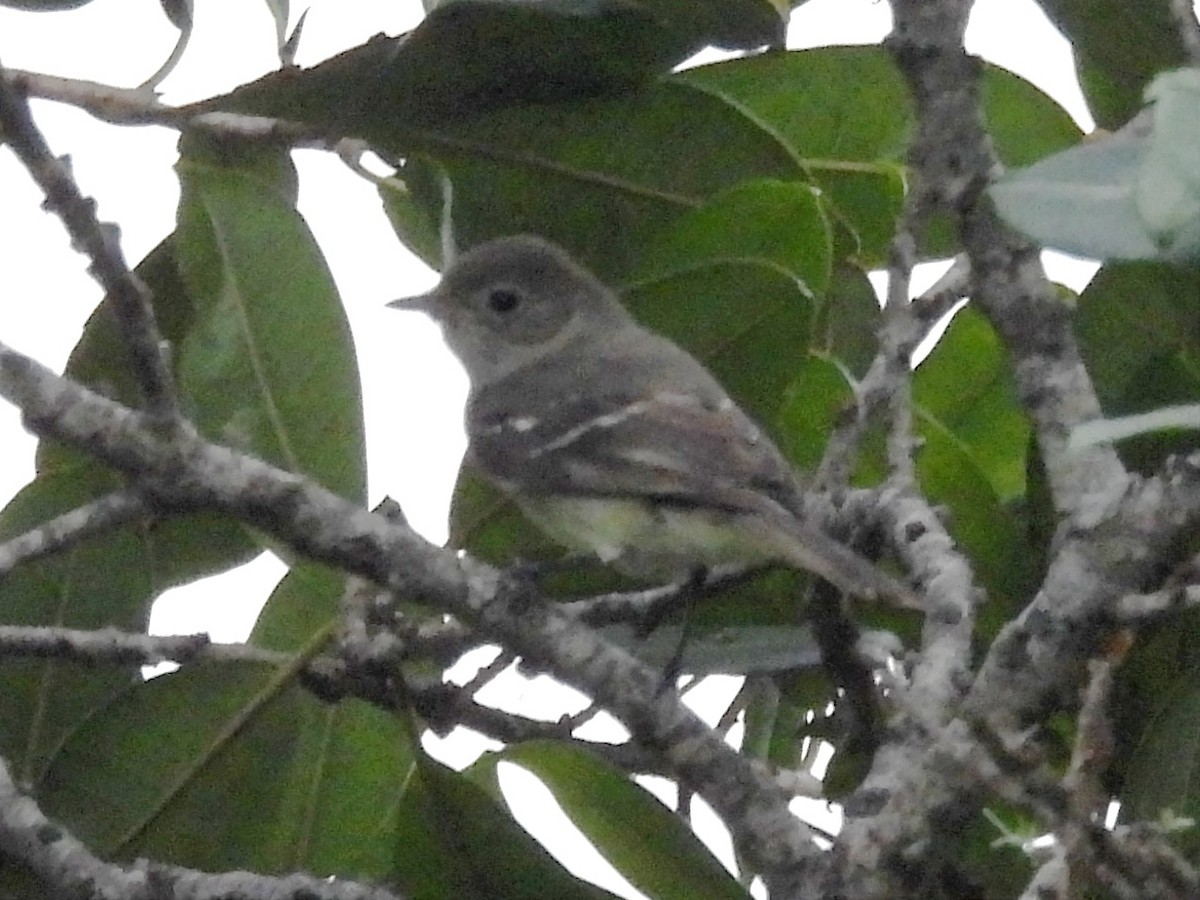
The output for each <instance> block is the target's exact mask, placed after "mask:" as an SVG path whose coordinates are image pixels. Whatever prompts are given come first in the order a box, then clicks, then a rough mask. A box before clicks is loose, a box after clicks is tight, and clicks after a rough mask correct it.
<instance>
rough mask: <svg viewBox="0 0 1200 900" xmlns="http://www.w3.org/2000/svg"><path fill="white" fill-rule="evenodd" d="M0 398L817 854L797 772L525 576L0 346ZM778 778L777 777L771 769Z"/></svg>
mask: <svg viewBox="0 0 1200 900" xmlns="http://www.w3.org/2000/svg"><path fill="white" fill-rule="evenodd" d="M0 396H4V397H6V398H7V399H8V400H10V401H11V402H13V403H15V404H16V405H17V406H19V407H20V408H21V409H22V410H23V412H24V415H25V421H26V423H27V425H28V426H29V427H30V428H32V429H33V430H34V431H35V432H37V433H38V434H40V435H42V436H47V437H54V438H56V439H58V440H61V441H63V442H65V443H67V444H70V445H72V446H76V447H79V448H82V449H85V450H86V451H87V452H88V453H90V454H91V455H92V456H93V457H95V458H97V459H99V460H101V461H103V462H105V463H106V464H108V465H110V466H113V467H114V468H117V469H119V470H121V471H124V472H126V473H129V474H132V475H136V476H137V477H138V478H139V484H140V486H141V487H142V490H143V491H144V492H145V494H146V496H147V499H148V501H149V502H150V503H151V505H152V506H158V507H162V508H164V509H167V510H179V509H215V510H221V511H224V512H225V513H227V514H229V515H232V516H235V517H237V518H239V519H241V520H242V521H244V522H247V523H249V524H252V525H254V526H255V527H257V528H260V529H262V530H263V531H265V532H266V533H268V534H270V535H272V536H274V537H275V538H277V539H279V540H281V541H283V542H285V543H287V544H288V545H290V546H291V547H292V548H293V549H295V550H296V551H298V552H299V553H302V554H304V555H307V556H309V557H310V558H312V559H315V560H318V561H321V562H326V563H329V564H332V565H335V566H338V567H340V568H342V569H343V570H345V571H347V572H350V573H352V574H355V575H359V576H361V577H363V578H367V579H370V580H372V581H374V582H376V583H377V584H382V585H386V586H388V587H390V588H392V589H394V590H397V591H400V592H401V593H403V594H404V595H406V596H410V597H413V598H416V599H418V600H419V601H420V602H427V603H429V604H430V605H432V606H435V607H438V608H440V609H442V610H444V611H446V612H449V613H451V614H453V615H455V616H458V617H460V618H462V619H463V620H464V621H467V622H470V623H473V624H474V625H475V626H476V627H477V628H478V629H479V631H480V633H481V634H482V635H484V636H486V637H488V638H491V639H495V640H496V641H497V642H498V643H500V644H502V645H503V646H505V647H507V648H509V649H510V650H512V651H513V652H515V653H518V654H520V655H521V656H522V657H524V658H525V660H527V661H528V662H530V663H531V664H533V665H536V666H539V667H541V668H544V669H545V670H546V671H548V672H550V673H551V674H553V675H555V676H556V677H557V678H559V679H560V680H562V681H563V682H565V683H567V684H569V685H571V686H573V687H576V688H577V689H579V690H582V691H584V692H586V693H588V694H589V695H591V696H594V697H595V698H596V699H597V700H598V701H599V702H600V703H602V704H603V705H604V706H605V707H607V708H608V709H609V710H611V711H612V712H613V714H614V715H616V716H617V718H618V719H620V720H621V721H622V722H623V723H624V724H625V726H626V727H627V728H628V729H629V731H630V733H631V734H632V735H633V736H634V738H635V739H636V740H637V741H638V742H639V743H641V744H644V745H646V746H650V747H655V748H657V749H658V750H659V751H660V752H661V753H662V756H663V759H664V760H665V761H666V764H667V765H668V766H669V767H670V768H671V769H672V770H673V771H674V772H675V773H676V774H677V775H678V777H679V778H680V779H681V780H682V781H683V782H684V783H685V784H687V785H688V786H691V787H693V788H695V789H696V790H697V791H698V792H699V793H701V794H702V795H703V796H704V797H705V799H706V800H708V802H709V803H710V804H712V806H713V807H714V808H715V809H716V810H717V811H718V812H719V813H720V814H721V816H722V817H723V818H724V820H725V822H726V823H727V824H728V825H729V827H730V828H731V830H732V831H733V833H734V834H735V836H736V838H737V840H738V842H739V843H740V844H742V845H743V846H744V847H745V848H746V850H747V852H748V853H749V854H752V856H751V857H750V858H751V859H752V860H753V862H754V864H755V865H756V866H757V867H758V868H760V870H762V871H764V872H766V873H778V872H783V871H794V870H799V869H803V868H804V867H805V866H806V865H807V864H810V863H811V862H812V861H814V860H815V859H817V858H818V857H819V855H820V853H819V851H818V850H817V848H816V846H815V845H814V844H813V841H812V837H813V835H812V833H811V832H810V831H809V830H808V829H807V828H805V827H804V826H803V825H802V824H801V823H800V822H799V821H798V820H797V819H796V817H795V816H794V815H793V814H792V813H791V812H790V811H789V809H788V802H789V801H790V799H791V797H792V795H793V791H794V790H795V789H797V788H798V787H800V786H802V785H801V782H802V781H803V779H799V778H798V777H797V776H795V775H794V774H792V775H788V774H787V773H774V772H772V771H771V770H770V769H768V768H767V767H766V766H763V765H761V764H759V763H755V762H753V761H751V760H748V759H745V758H744V757H742V756H740V755H739V754H738V753H737V752H736V751H735V750H734V749H733V748H731V747H729V746H728V745H726V744H725V743H724V742H723V741H722V740H721V739H720V738H719V736H717V735H716V734H715V733H714V732H713V731H712V730H711V729H710V728H708V727H707V726H706V725H705V724H704V723H703V722H702V721H701V720H700V719H699V718H697V717H696V716H695V714H694V713H692V712H691V711H690V710H688V709H687V708H686V707H685V706H684V705H683V704H682V703H681V702H680V701H679V698H678V697H677V696H675V695H674V694H673V692H670V691H662V690H661V683H660V678H659V675H658V673H657V672H655V671H653V670H651V669H650V668H648V667H647V666H645V665H643V664H641V663H640V662H638V661H637V660H636V659H635V658H634V657H632V656H631V655H630V654H628V653H626V652H624V651H622V650H620V649H619V648H616V647H614V646H612V645H611V644H609V643H607V642H605V641H603V640H602V639H600V637H599V636H598V635H596V634H595V633H594V632H592V631H591V630H590V629H588V628H586V627H584V626H581V625H580V624H579V623H578V622H577V621H576V620H575V619H574V618H573V617H572V616H570V615H568V614H567V613H565V612H563V611H562V610H560V609H557V608H556V607H555V606H554V605H553V604H550V603H547V602H545V601H544V600H543V599H542V598H541V597H540V596H539V595H537V593H536V592H535V591H533V590H532V589H531V588H530V587H529V586H528V585H525V584H513V583H511V582H510V581H508V580H506V579H505V578H504V577H502V576H501V574H500V573H499V572H497V571H496V570H495V569H492V568H490V567H488V566H485V565H482V564H480V563H477V562H475V561H473V560H470V559H460V558H458V557H457V555H456V554H455V553H453V552H451V551H447V550H442V549H439V548H435V547H433V546H431V545H430V544H428V543H427V542H426V541H424V540H422V539H421V538H420V537H418V536H417V535H415V534H414V533H413V532H412V531H411V530H409V529H408V528H406V527H404V526H402V525H399V524H396V523H392V522H389V521H388V520H387V519H386V518H385V517H383V516H380V515H376V514H374V513H371V512H369V511H367V510H365V509H361V508H359V507H356V506H354V505H353V504H350V503H348V502H347V501H345V500H343V499H342V498H340V497H338V496H337V495H335V494H333V493H332V492H330V491H327V490H325V489H324V488H322V487H320V486H318V485H315V484H313V483H311V482H309V481H307V480H305V479H304V478H303V477H301V476H298V475H295V474H292V473H289V472H284V471H282V470H279V469H276V468H274V467H273V466H270V465H268V464H266V463H264V462H262V461H260V460H257V459H255V458H253V457H250V456H247V455H245V454H242V453H238V452H236V451H233V450H230V449H228V448H225V447H221V446H218V445H214V444H210V443H207V442H205V441H204V440H202V439H201V438H200V437H199V436H198V435H196V434H195V432H194V431H193V430H192V429H191V428H190V427H188V426H186V425H185V426H183V427H181V428H179V429H178V430H176V432H175V433H173V434H171V435H163V434H160V433H159V432H157V431H156V430H155V429H154V428H152V427H150V426H151V424H152V423H151V420H150V419H149V418H148V417H147V416H146V415H144V414H142V413H139V412H136V411H134V410H131V409H128V408H126V407H123V406H121V405H120V404H117V403H115V402H113V401H111V400H108V399H106V398H104V397H102V396H100V395H98V394H95V393H93V392H91V391H88V390H87V389H85V388H82V387H80V386H79V385H76V384H73V383H72V382H70V381H68V380H66V379H63V378H60V377H58V376H56V375H54V374H53V373H52V372H50V371H49V370H47V369H46V368H45V367H43V366H41V365H40V364H38V363H37V362H35V361H34V360H32V359H30V358H28V357H26V356H23V355H22V354H20V353H17V352H16V351H14V350H12V349H11V348H8V347H6V346H4V345H3V344H0ZM785 776H786V777H787V778H788V783H787V784H783V783H781V778H783V777H785Z"/></svg>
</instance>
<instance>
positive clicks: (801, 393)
mask: <svg viewBox="0 0 1200 900" xmlns="http://www.w3.org/2000/svg"><path fill="white" fill-rule="evenodd" d="M853 404H854V390H853V388H852V387H851V385H850V383H849V382H848V381H847V380H846V373H845V372H844V371H843V370H842V369H841V368H840V367H839V366H837V365H836V364H835V363H833V362H831V361H829V360H827V359H822V358H820V357H816V356H810V357H808V358H807V359H806V360H804V362H803V363H802V364H801V365H800V367H799V369H798V370H797V374H796V378H795V379H794V380H793V381H792V383H791V384H790V385H788V388H787V392H786V393H785V394H784V398H783V405H782V406H781V407H780V410H779V415H778V419H777V421H778V423H779V425H778V427H779V435H780V440H779V449H780V450H782V451H783V452H784V454H785V455H786V456H787V457H788V458H789V459H791V460H792V462H794V463H795V464H796V465H797V466H798V467H800V468H801V469H806V470H811V469H815V468H816V467H817V465H818V464H819V463H820V462H821V458H822V456H823V455H824V453H825V444H826V443H827V441H828V440H829V435H830V432H831V431H832V430H833V428H834V426H835V424H836V423H837V421H838V419H839V418H840V417H841V416H842V415H843V414H844V413H845V411H846V410H848V409H852V408H853Z"/></svg>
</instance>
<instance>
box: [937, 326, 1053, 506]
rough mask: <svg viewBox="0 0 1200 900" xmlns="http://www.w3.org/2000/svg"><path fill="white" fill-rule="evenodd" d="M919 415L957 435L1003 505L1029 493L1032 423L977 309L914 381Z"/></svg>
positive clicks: (1003, 357)
mask: <svg viewBox="0 0 1200 900" xmlns="http://www.w3.org/2000/svg"><path fill="white" fill-rule="evenodd" d="M913 399H914V401H915V402H916V404H917V406H918V409H919V410H920V414H921V415H922V416H923V417H924V418H926V419H928V420H936V421H937V422H938V423H940V425H941V426H943V427H944V428H946V429H947V430H948V431H949V432H951V433H952V434H953V435H954V439H955V440H956V441H958V442H959V443H961V444H962V445H963V447H964V449H966V450H967V451H968V452H969V453H970V455H971V458H972V460H973V461H974V463H975V465H977V466H978V467H979V470H980V472H981V473H982V474H983V475H984V477H985V478H987V480H988V482H989V483H990V485H991V487H992V490H993V491H994V493H995V495H996V496H997V497H998V498H999V499H1000V500H1002V501H1005V502H1007V501H1009V500H1013V499H1016V498H1018V497H1021V496H1023V495H1024V493H1025V451H1026V447H1027V445H1028V439H1029V430H1030V429H1029V420H1028V419H1027V418H1026V416H1025V413H1024V411H1023V409H1022V407H1021V404H1020V401H1019V400H1018V398H1017V391H1016V386H1015V385H1014V383H1013V377H1012V372H1011V370H1010V366H1009V360H1008V354H1007V353H1006V351H1005V349H1004V346H1003V344H1002V343H1001V342H1000V339H999V337H998V336H997V335H996V332H995V331H994V330H993V329H992V326H991V324H990V323H989V322H988V321H987V319H985V318H984V316H983V315H982V314H981V313H980V312H979V311H978V310H976V309H973V308H971V307H965V308H963V309H962V310H960V311H959V312H958V313H957V314H956V315H955V316H954V321H953V322H951V323H950V327H949V328H947V329H946V333H945V334H944V335H943V336H942V339H941V340H940V341H938V344H937V346H936V347H934V349H933V351H932V352H931V353H930V354H929V356H928V357H927V358H926V359H925V361H924V362H923V363H922V364H921V365H920V366H919V367H918V368H917V371H916V374H915V375H914V377H913Z"/></svg>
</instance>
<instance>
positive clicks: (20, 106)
mask: <svg viewBox="0 0 1200 900" xmlns="http://www.w3.org/2000/svg"><path fill="white" fill-rule="evenodd" d="M0 131H2V132H3V134H4V139H5V142H6V143H7V144H8V145H9V146H10V147H12V148H13V151H14V152H15V153H16V154H17V156H18V157H19V158H20V160H21V162H22V163H24V165H25V168H26V169H27V170H28V171H29V174H30V175H31V176H32V177H33V179H34V181H36V182H37V184H38V186H39V187H40V188H41V189H42V192H43V193H44V194H45V195H46V201H45V202H46V207H47V208H49V209H51V210H53V211H54V212H55V213H56V214H57V215H58V216H59V218H61V219H62V222H63V224H64V225H65V226H66V228H67V233H68V234H70V235H71V244H72V246H73V247H75V248H76V249H78V250H80V251H81V252H83V253H86V254H87V255H88V256H89V257H90V258H91V260H92V265H91V267H90V272H91V273H92V275H93V276H94V277H95V278H96V280H97V281H98V282H99V283H100V285H101V286H102V287H103V288H104V290H105V291H106V292H107V293H108V295H109V296H110V297H111V298H112V299H113V303H114V308H115V311H116V314H117V321H118V322H119V324H120V327H121V332H122V335H123V337H124V339H125V345H126V348H127V349H128V351H129V354H130V357H131V359H132V362H133V368H134V371H135V373H136V374H137V377H138V380H139V382H140V384H141V386H142V392H143V394H144V395H145V399H146V404H147V408H148V409H149V410H150V412H151V413H152V414H153V415H154V416H155V418H156V419H157V421H158V423H159V424H160V425H167V424H171V423H174V422H176V421H177V420H178V415H179V412H178V405H177V401H176V397H175V386H174V382H173V380H172V377H171V370H170V366H169V365H168V363H167V356H166V346H165V344H164V342H163V339H162V336H161V335H160V334H159V331H158V325H157V324H156V323H155V321H154V313H153V311H152V309H151V303H150V301H151V295H150V290H149V288H147V287H146V285H145V284H143V283H142V280H141V279H140V278H138V277H137V276H136V275H135V274H134V273H133V272H132V271H130V269H129V266H128V265H126V263H125V257H124V254H123V253H122V252H121V245H120V240H119V236H118V229H117V226H116V225H113V224H112V223H108V222H101V221H99V220H98V219H97V218H96V201H95V200H92V199H91V198H85V197H84V196H83V194H81V193H80V192H79V188H78V187H77V186H76V184H75V180H74V178H73V177H72V176H71V169H70V164H69V160H68V158H67V157H57V158H56V157H55V156H54V155H53V154H52V153H51V152H50V148H49V147H48V146H47V145H46V140H45V138H44V137H42V134H41V132H40V131H38V129H37V126H36V125H35V124H34V122H33V118H32V116H30V114H29V103H28V101H27V100H26V98H25V96H24V95H23V94H22V93H21V92H20V91H19V90H18V89H17V88H15V87H13V86H11V85H10V83H9V80H8V78H7V77H6V76H5V74H4V71H3V69H2V68H0Z"/></svg>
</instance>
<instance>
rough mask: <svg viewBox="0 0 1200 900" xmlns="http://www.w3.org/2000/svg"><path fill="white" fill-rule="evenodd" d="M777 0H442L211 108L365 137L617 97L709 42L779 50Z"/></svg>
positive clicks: (780, 27)
mask: <svg viewBox="0 0 1200 900" xmlns="http://www.w3.org/2000/svg"><path fill="white" fill-rule="evenodd" d="M784 24H785V22H784V18H783V15H782V14H781V10H780V8H779V7H778V6H777V5H776V4H775V3H772V2H771V0H692V2H683V0H651V2H644V3H638V4H630V3H621V2H609V0H554V2H549V3H546V2H541V3H531V2H495V0H455V2H447V3H441V4H439V5H438V7H437V8H436V9H435V10H434V11H433V12H431V13H430V14H429V16H428V17H427V18H426V19H425V20H424V21H423V22H422V23H421V25H420V26H419V27H418V28H417V29H416V30H414V31H413V32H412V33H411V34H409V35H406V36H404V37H403V38H385V37H382V36H380V37H377V38H375V39H373V40H372V41H370V42H368V43H367V44H364V45H363V46H361V47H356V48H354V49H352V50H348V51H346V52H345V53H343V54H341V55H339V56H337V57H335V58H333V59H331V60H328V61H326V62H325V63H322V64H321V65H319V66H316V67H314V68H312V69H309V70H307V71H303V72H297V71H295V70H283V71H280V72H276V73H273V74H271V75H268V76H266V77H265V78H262V79H260V80H259V81H257V82H254V83H253V84H250V85H246V86H244V87H242V88H239V89H238V90H236V91H234V92H233V93H232V94H231V95H229V96H228V97H224V98H220V99H218V100H217V101H214V102H212V103H209V104H205V106H206V107H211V106H219V107H221V108H225V109H239V110H243V111H246V112H258V113H260V114H263V115H272V116H278V117H282V118H286V119H293V120H298V121H312V118H313V117H318V118H320V119H321V120H322V121H325V122H327V123H328V124H330V125H331V126H332V127H334V128H335V129H336V130H339V131H342V132H345V133H349V134H362V133H365V132H367V131H370V130H371V127H372V125H373V124H374V123H375V122H376V121H378V119H379V118H380V116H385V117H390V118H393V119H394V120H395V121H397V122H405V123H408V124H410V125H428V124H430V123H435V122H445V121H448V120H453V119H457V118H461V117H465V116H470V115H474V114H477V113H480V112H483V111H487V110H494V109H498V108H501V107H504V106H509V105H514V104H524V103H529V102H542V101H552V100H566V99H571V98H580V97H594V96H599V95H603V94H613V93H618V92H622V91H625V90H628V89H630V88H632V87H633V86H635V85H637V84H638V83H640V82H643V81H644V80H645V79H647V78H648V77H650V76H651V75H652V74H654V73H658V72H665V71H668V70H669V69H670V68H671V67H672V66H673V65H675V64H676V63H679V62H682V61H683V60H684V59H686V58H687V57H688V56H690V55H691V54H692V53H694V52H695V51H696V50H699V49H700V48H701V47H703V46H705V45H707V44H722V45H725V46H729V47H744V48H752V47H758V46H762V45H764V44H768V43H779V42H780V41H781V38H782V32H783V26H784Z"/></svg>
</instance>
